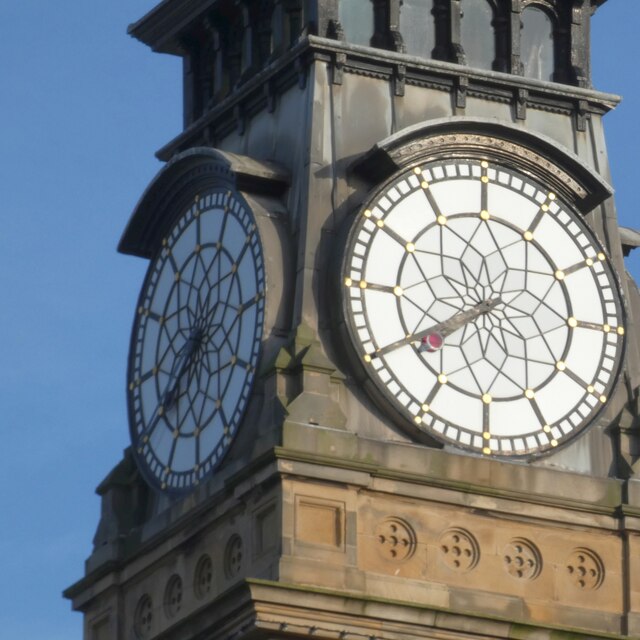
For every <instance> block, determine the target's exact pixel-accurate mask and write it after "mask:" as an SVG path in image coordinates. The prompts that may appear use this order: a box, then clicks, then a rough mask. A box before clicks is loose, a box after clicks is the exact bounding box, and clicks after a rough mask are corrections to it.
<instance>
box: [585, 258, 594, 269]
mask: <svg viewBox="0 0 640 640" xmlns="http://www.w3.org/2000/svg"><path fill="white" fill-rule="evenodd" d="M585 264H586V265H587V267H593V260H592V259H591V258H587V259H586V260H585Z"/></svg>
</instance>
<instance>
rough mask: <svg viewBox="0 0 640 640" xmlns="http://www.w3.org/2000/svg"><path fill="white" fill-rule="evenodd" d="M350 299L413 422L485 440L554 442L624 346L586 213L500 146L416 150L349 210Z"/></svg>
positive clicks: (581, 412)
mask: <svg viewBox="0 0 640 640" xmlns="http://www.w3.org/2000/svg"><path fill="white" fill-rule="evenodd" d="M342 278H343V308H344V313H345V316H346V324H347V330H348V334H349V336H350V340H351V342H352V345H353V346H354V347H355V349H356V352H357V355H358V358H359V359H360V361H361V363H362V365H363V366H364V368H365V371H366V374H367V376H368V377H369V378H370V379H371V380H372V382H373V384H374V386H375V388H376V389H377V390H378V391H380V392H382V397H383V398H384V399H385V401H386V405H387V406H390V407H392V408H393V410H394V411H395V412H396V413H399V414H400V415H401V416H402V419H403V421H404V423H405V425H406V426H409V425H411V426H410V429H413V430H414V431H415V430H418V431H420V432H424V433H427V434H429V435H431V436H433V437H435V438H436V439H439V440H440V441H444V442H449V443H452V444H455V445H456V446H459V447H462V448H465V449H467V450H471V451H475V452H478V453H480V452H482V453H484V454H493V455H503V456H514V455H527V454H537V453H542V452H546V451H550V450H553V449H554V448H556V447H558V446H560V445H562V444H564V443H566V442H567V441H568V440H570V439H571V438H572V437H573V436H574V435H576V434H577V433H579V432H580V431H582V430H583V429H584V428H586V427H587V426H588V425H589V424H591V423H592V422H593V420H594V418H595V417H596V416H597V414H598V413H599V411H600V410H601V408H602V406H603V405H604V404H605V402H606V401H607V399H608V397H609V395H610V393H611V391H612V388H613V386H614V384H615V381H616V379H617V375H618V372H619V369H620V365H621V361H622V357H623V352H624V310H623V306H622V303H621V299H620V294H619V290H618V284H617V280H616V277H615V275H614V272H613V271H612V269H611V267H610V266H609V263H608V259H607V256H606V254H605V252H604V250H603V249H602V247H601V246H600V244H599V242H598V241H597V239H596V238H595V237H594V236H593V234H592V233H591V231H590V230H589V229H588V227H587V226H586V224H585V223H584V222H583V220H582V219H581V217H580V216H579V214H577V213H576V211H575V210H574V209H572V207H571V206H570V205H569V204H568V203H567V202H565V201H564V199H563V198H562V197H561V196H559V195H558V194H557V193H555V192H554V191H553V190H551V189H550V188H546V187H544V186H543V185H542V184H541V183H540V182H538V181H537V180H535V179H533V178H531V177H530V176H529V175H528V174H525V173H523V172H521V171H519V170H516V169H514V168H512V167H511V166H507V165H506V163H504V161H493V160H479V159H473V158H448V159H442V160H437V161H427V162H416V163H415V164H414V166H413V167H412V168H410V169H406V170H404V171H402V172H400V173H399V174H398V175H396V176H395V177H393V178H392V179H391V180H390V181H389V182H387V183H386V184H385V185H384V186H383V187H382V188H381V189H380V190H379V191H378V192H377V193H376V194H375V195H374V196H373V197H372V198H371V200H370V201H369V202H368V204H367V205H366V206H365V207H364V208H363V209H362V211H361V212H360V213H359V214H358V217H357V219H356V220H355V221H354V223H353V226H352V229H351V232H350V235H349V238H348V241H347V248H346V252H345V257H344V260H343V265H342Z"/></svg>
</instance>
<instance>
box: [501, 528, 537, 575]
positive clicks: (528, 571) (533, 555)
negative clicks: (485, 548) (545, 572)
mask: <svg viewBox="0 0 640 640" xmlns="http://www.w3.org/2000/svg"><path fill="white" fill-rule="evenodd" d="M503 558H504V566H505V569H506V570H507V573H508V574H509V575H510V576H513V577H514V578H519V579H522V580H534V579H535V578H537V577H538V576H539V575H540V571H542V556H541V555H540V551H538V548H537V547H536V545H535V544H533V542H530V541H529V540H525V539H524V538H514V539H513V540H511V541H510V542H509V544H507V546H506V547H505V549H504V552H503Z"/></svg>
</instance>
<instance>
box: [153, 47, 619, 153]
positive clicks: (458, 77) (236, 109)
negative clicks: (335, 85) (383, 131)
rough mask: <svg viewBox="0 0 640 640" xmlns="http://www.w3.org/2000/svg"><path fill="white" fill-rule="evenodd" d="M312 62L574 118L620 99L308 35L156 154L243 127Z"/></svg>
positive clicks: (601, 111)
mask: <svg viewBox="0 0 640 640" xmlns="http://www.w3.org/2000/svg"><path fill="white" fill-rule="evenodd" d="M316 61H322V62H325V63H328V64H329V65H330V66H331V67H332V68H333V69H334V73H333V81H334V82H337V80H338V76H340V75H341V76H342V77H344V74H345V73H347V74H356V75H364V76H369V77H376V78H379V79H383V80H387V81H389V82H396V83H397V82H398V78H399V77H401V78H402V82H403V83H404V84H405V85H415V86H426V87H431V88H434V89H437V90H441V91H446V92H449V93H456V92H457V93H460V92H461V91H462V92H463V93H464V94H465V95H468V96H474V95H477V96H482V97H483V98H485V99H492V100H495V101H498V102H505V103H513V104H516V103H518V104H519V108H520V109H521V110H522V109H523V108H524V111H523V113H526V108H527V107H528V108H531V109H540V110H543V111H549V112H554V113H564V114H572V113H575V114H576V117H577V118H584V117H585V114H588V113H594V114H604V113H606V112H607V111H609V110H610V109H613V108H614V107H615V106H616V105H617V104H618V103H619V101H620V98H619V97H618V96H616V95H613V94H609V93H602V92H599V91H594V90H592V89H583V88H580V87H575V86H572V85H564V84H558V83H553V82H543V81H539V80H533V79H530V78H524V77H521V76H514V75H511V74H506V73H500V72H497V71H484V70H480V69H472V68H470V67H466V66H463V65H458V64H453V63H449V62H442V61H439V60H425V59H423V58H418V57H415V56H409V55H405V54H401V53H396V52H393V51H386V50H382V49H375V48H372V47H362V46H357V45H351V44H347V43H345V42H341V41H337V40H331V39H328V38H320V37H317V36H307V37H305V38H303V39H301V40H300V41H299V42H298V43H297V44H296V45H295V46H294V47H293V48H292V49H290V50H289V51H288V52H287V53H285V54H284V55H282V56H281V57H279V58H277V59H276V60H274V61H273V62H272V63H271V64H270V65H268V66H267V67H266V68H264V69H262V70H261V71H260V72H258V73H257V74H256V75H254V76H252V77H251V78H249V79H248V80H247V81H246V82H245V83H244V84H242V85H241V86H240V87H238V88H237V89H236V90H235V91H234V92H233V93H232V94H231V95H229V96H228V97H227V98H225V99H223V100H222V101H220V102H219V103H218V104H216V105H215V106H214V107H213V108H212V109H210V110H209V111H207V112H206V113H205V114H204V115H203V116H202V117H200V118H199V119H198V120H196V121H195V122H194V123H193V124H191V125H190V126H189V127H188V128H187V129H186V130H185V131H183V132H182V133H181V134H179V135H178V136H176V137H175V138H174V139H173V140H171V141H170V142H169V143H168V144H167V145H165V146H164V147H162V148H161V149H160V150H159V151H158V152H157V154H156V155H157V157H158V158H159V159H160V160H168V159H170V158H171V157H172V156H173V155H174V154H175V153H177V152H180V151H183V150H184V149H187V148H189V147H190V146H195V145H199V144H203V141H206V140H207V139H211V138H213V139H214V143H215V138H217V137H223V136H224V135H225V134H226V133H228V132H230V131H232V130H235V129H236V128H242V124H241V120H242V119H243V118H246V117H247V116H248V115H250V114H255V113H258V112H259V111H262V110H263V109H266V108H267V107H268V105H269V104H270V103H272V102H273V99H274V98H277V96H278V94H282V93H284V92H285V91H287V90H289V89H290V88H291V87H292V86H295V84H296V83H298V85H299V86H301V87H304V86H305V79H306V73H307V69H308V68H309V66H310V65H312V64H313V63H314V62H316ZM340 81H342V80H340ZM523 105H524V106H523ZM525 118H526V115H525Z"/></svg>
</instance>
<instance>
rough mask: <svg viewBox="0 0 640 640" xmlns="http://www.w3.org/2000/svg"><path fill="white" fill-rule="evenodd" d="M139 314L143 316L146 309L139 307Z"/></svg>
mask: <svg viewBox="0 0 640 640" xmlns="http://www.w3.org/2000/svg"><path fill="white" fill-rule="evenodd" d="M138 313H139V314H140V315H142V314H143V313H144V307H138Z"/></svg>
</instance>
